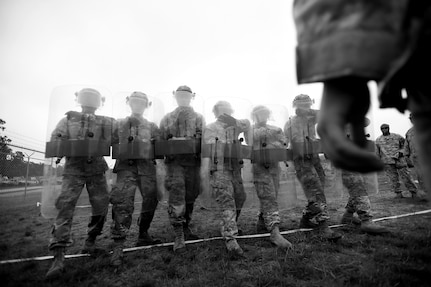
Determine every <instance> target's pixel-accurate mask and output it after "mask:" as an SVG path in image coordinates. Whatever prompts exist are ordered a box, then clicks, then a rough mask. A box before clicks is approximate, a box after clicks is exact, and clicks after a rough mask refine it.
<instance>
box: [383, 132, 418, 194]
mask: <svg viewBox="0 0 431 287" xmlns="http://www.w3.org/2000/svg"><path fill="white" fill-rule="evenodd" d="M380 130H381V131H382V135H381V136H379V137H378V138H377V139H376V154H377V156H378V157H379V158H380V159H381V160H382V162H383V163H384V165H385V172H386V176H387V177H388V178H389V181H390V182H391V185H392V191H393V192H395V194H396V196H395V198H403V194H402V191H401V185H400V181H399V177H401V180H403V182H404V184H405V186H406V187H407V189H408V190H409V192H410V193H411V195H412V197H413V198H414V197H416V192H417V188H416V185H415V183H414V182H413V180H412V178H411V176H410V172H409V170H408V169H407V162H406V158H405V157H404V143H405V139H404V138H403V137H402V136H400V135H399V134H395V133H390V132H389V125H388V124H382V125H381V126H380Z"/></svg>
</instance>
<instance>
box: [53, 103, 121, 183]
mask: <svg viewBox="0 0 431 287" xmlns="http://www.w3.org/2000/svg"><path fill="white" fill-rule="evenodd" d="M112 125H113V119H112V118H109V117H104V116H98V115H94V114H84V113H80V112H74V111H71V112H67V113H66V117H64V118H63V119H61V120H60V122H59V123H58V124H57V126H56V128H55V129H54V131H53V132H52V133H51V140H52V141H58V140H85V139H89V138H91V139H99V140H103V141H108V142H110V141H111V136H112ZM107 169H108V165H107V164H106V161H105V159H104V158H103V157H102V156H100V157H91V158H90V157H66V164H65V167H64V173H63V174H64V175H66V174H68V175H84V176H91V175H96V174H101V173H102V174H103V173H104V172H105V171H106V170H107Z"/></svg>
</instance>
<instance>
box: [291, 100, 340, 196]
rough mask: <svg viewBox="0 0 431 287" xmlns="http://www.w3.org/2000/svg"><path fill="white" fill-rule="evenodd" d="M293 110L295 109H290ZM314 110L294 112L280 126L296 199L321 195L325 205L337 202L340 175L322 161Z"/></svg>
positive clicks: (328, 161) (321, 149) (327, 161)
mask: <svg viewBox="0 0 431 287" xmlns="http://www.w3.org/2000/svg"><path fill="white" fill-rule="evenodd" d="M294 108H295V107H294ZM317 116H318V110H314V109H311V108H310V105H309V106H308V108H307V109H305V110H300V111H298V110H295V115H292V116H290V117H289V119H288V120H287V122H286V123H285V125H284V132H285V135H286V138H287V140H288V143H289V149H288V158H289V159H290V160H291V162H292V164H293V168H294V170H295V174H296V178H297V180H298V183H299V184H298V185H296V186H300V187H301V189H302V191H301V192H298V193H297V195H298V199H300V200H307V197H308V198H312V197H313V196H314V193H315V192H317V193H321V192H322V191H323V192H324V194H325V197H326V200H327V202H329V201H339V200H340V199H341V197H342V195H343V185H342V180H341V173H340V171H339V170H338V169H336V168H335V167H334V166H333V165H332V163H331V161H330V160H329V159H328V158H326V156H325V154H324V150H323V147H322V144H321V141H320V139H319V137H318V135H317V132H316V126H317Z"/></svg>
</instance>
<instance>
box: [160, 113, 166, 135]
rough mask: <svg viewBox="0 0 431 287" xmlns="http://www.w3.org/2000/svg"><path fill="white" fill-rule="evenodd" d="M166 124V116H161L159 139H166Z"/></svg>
mask: <svg viewBox="0 0 431 287" xmlns="http://www.w3.org/2000/svg"><path fill="white" fill-rule="evenodd" d="M167 125H168V117H167V116H165V117H163V118H162V120H161V121H160V129H159V133H160V138H161V139H167V138H168V130H167Z"/></svg>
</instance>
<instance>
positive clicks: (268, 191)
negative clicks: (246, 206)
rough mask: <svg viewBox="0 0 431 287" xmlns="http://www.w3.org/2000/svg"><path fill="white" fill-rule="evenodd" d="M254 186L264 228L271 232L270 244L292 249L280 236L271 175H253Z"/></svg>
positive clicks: (265, 173) (266, 173)
mask: <svg viewBox="0 0 431 287" xmlns="http://www.w3.org/2000/svg"><path fill="white" fill-rule="evenodd" d="M254 184H255V187H256V192H257V196H258V198H259V201H260V206H261V211H262V214H263V219H264V222H265V227H266V229H267V230H268V231H269V232H271V236H270V240H271V242H272V243H274V244H275V245H276V246H278V247H280V248H283V249H288V248H292V244H291V243H290V242H289V241H287V240H286V239H285V238H284V237H283V236H282V235H281V234H280V229H279V226H280V215H279V213H278V204H277V199H276V198H275V185H274V180H273V177H272V175H271V174H270V173H269V172H262V173H254Z"/></svg>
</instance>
